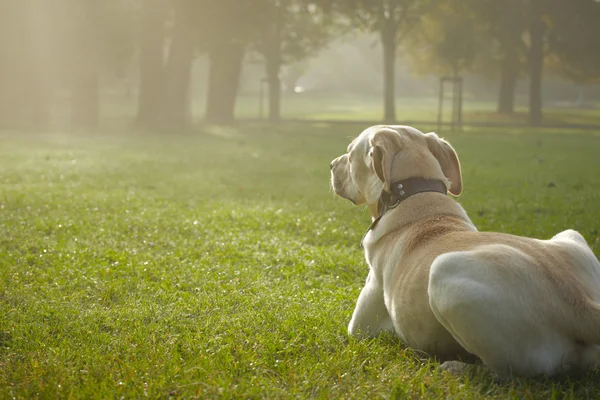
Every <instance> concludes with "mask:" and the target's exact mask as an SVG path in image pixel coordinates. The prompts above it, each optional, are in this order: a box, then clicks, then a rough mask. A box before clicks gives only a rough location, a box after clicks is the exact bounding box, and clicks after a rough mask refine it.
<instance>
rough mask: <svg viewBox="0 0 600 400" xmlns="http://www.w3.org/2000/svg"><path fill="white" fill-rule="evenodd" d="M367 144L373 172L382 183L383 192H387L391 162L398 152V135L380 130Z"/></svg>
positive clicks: (386, 130) (392, 131)
mask: <svg viewBox="0 0 600 400" xmlns="http://www.w3.org/2000/svg"><path fill="white" fill-rule="evenodd" d="M369 144H370V145H371V151H370V154H371V163H372V165H373V170H374V171H375V173H376V174H377V176H378V177H379V179H381V181H382V182H383V184H384V188H385V190H387V191H389V190H390V184H391V181H390V180H391V174H392V161H393V160H394V156H395V155H396V154H397V153H398V151H399V150H400V134H399V133H398V132H396V131H394V130H392V129H381V130H379V131H377V132H375V134H374V135H373V137H372V138H371V140H370V141H369Z"/></svg>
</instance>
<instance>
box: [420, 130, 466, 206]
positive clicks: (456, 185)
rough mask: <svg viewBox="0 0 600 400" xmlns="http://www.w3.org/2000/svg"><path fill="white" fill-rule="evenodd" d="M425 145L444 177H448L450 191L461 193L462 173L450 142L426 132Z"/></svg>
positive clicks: (455, 193)
mask: <svg viewBox="0 0 600 400" xmlns="http://www.w3.org/2000/svg"><path fill="white" fill-rule="evenodd" d="M425 138H426V140H427V147H429V151H431V153H432V154H433V156H434V157H435V158H436V159H437V160H438V162H439V163H440V166H441V167H442V172H443V173H444V175H445V176H446V178H448V179H450V193H452V194H453V195H455V196H458V195H459V194H461V193H462V175H461V172H460V162H459V161H458V155H456V152H455V151H454V149H453V148H452V146H450V143H448V142H447V141H445V140H444V139H441V138H440V137H438V135H436V134H435V133H434V132H430V133H426V134H425Z"/></svg>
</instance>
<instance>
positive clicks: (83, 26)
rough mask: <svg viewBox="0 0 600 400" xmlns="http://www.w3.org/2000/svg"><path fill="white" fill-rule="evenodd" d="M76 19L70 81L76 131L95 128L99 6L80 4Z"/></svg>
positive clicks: (96, 114)
mask: <svg viewBox="0 0 600 400" xmlns="http://www.w3.org/2000/svg"><path fill="white" fill-rule="evenodd" d="M77 5H78V8H77V10H76V14H75V16H76V17H77V20H76V21H73V23H74V24H75V27H76V29H75V31H74V34H76V35H78V36H77V37H76V38H75V41H74V48H73V50H74V54H73V58H72V62H73V81H72V87H71V123H72V126H73V127H75V128H84V129H94V128H97V127H98V106H99V102H98V64H99V54H98V53H99V38H98V34H99V27H98V25H97V21H98V19H99V17H100V8H99V7H101V6H100V4H99V3H97V2H95V1H93V0H87V1H81V2H79V3H77Z"/></svg>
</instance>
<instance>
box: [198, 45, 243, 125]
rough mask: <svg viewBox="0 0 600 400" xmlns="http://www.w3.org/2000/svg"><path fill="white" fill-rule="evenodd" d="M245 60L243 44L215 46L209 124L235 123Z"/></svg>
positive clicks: (207, 117) (209, 99) (208, 101)
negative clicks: (236, 103)
mask: <svg viewBox="0 0 600 400" xmlns="http://www.w3.org/2000/svg"><path fill="white" fill-rule="evenodd" d="M243 60H244V46H243V44H241V43H239V42H234V41H231V40H229V41H226V42H220V43H214V44H213V46H212V49H211V51H210V71H209V81H208V94H207V99H206V121H207V122H210V123H216V124H226V123H230V122H233V121H234V119H235V116H234V115H235V100H236V97H237V92H238V87H239V81H240V75H241V73H242V63H243Z"/></svg>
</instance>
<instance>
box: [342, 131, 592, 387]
mask: <svg viewBox="0 0 600 400" xmlns="http://www.w3.org/2000/svg"><path fill="white" fill-rule="evenodd" d="M331 182H332V186H333V189H334V191H335V193H336V194H338V195H339V196H341V197H344V198H346V199H349V200H350V201H352V202H353V203H354V204H366V205H367V206H368V208H369V210H370V212H371V214H372V216H373V221H374V222H373V225H371V228H370V229H369V231H368V232H367V234H366V235H365V237H364V239H363V245H364V248H365V255H366V259H367V263H368V264H369V267H370V269H369V275H368V277H367V281H366V284H365V286H364V288H363V289H362V291H361V293H360V296H359V298H358V301H357V304H356V308H355V310H354V314H353V315H352V320H351V321H350V325H349V326H348V332H349V334H350V335H357V336H373V335H377V334H378V333H380V332H381V331H384V330H389V331H393V332H395V333H396V334H397V335H398V336H400V338H401V339H402V340H403V341H404V342H406V343H407V344H408V345H409V346H410V347H413V348H416V349H420V350H423V351H425V352H427V353H429V354H432V355H435V356H437V357H439V358H441V359H445V360H452V359H455V358H457V357H461V356H465V355H468V354H474V355H476V356H477V357H479V358H480V359H481V360H482V361H483V362H484V364H486V365H487V366H488V367H489V368H490V369H491V370H492V371H494V372H496V373H498V374H501V375H505V376H506V375H512V374H514V375H519V376H533V375H539V374H547V375H553V374H557V373H561V372H564V371H567V370H569V369H572V368H577V369H585V368H588V367H592V366H596V365H599V364H600V346H599V345H600V305H599V304H600V263H599V262H598V259H597V258H596V256H595V255H594V253H593V252H592V250H591V249H590V248H589V246H588V245H587V243H586V241H585V239H584V238H583V237H582V236H581V235H580V234H579V233H577V232H576V231H573V230H566V231H564V232H561V233H559V234H558V235H556V236H554V237H553V238H552V239H550V240H538V239H530V238H525V237H519V236H513V235H509V234H503V233H491V232H478V231H477V228H476V227H475V226H474V225H473V223H472V222H471V220H470V219H469V217H468V216H467V214H466V213H465V210H464V209H463V208H462V207H461V206H460V205H459V204H458V203H457V202H456V201H454V200H453V199H452V198H451V197H449V196H448V195H447V192H448V191H449V192H450V193H451V194H453V195H455V196H458V195H459V194H460V193H461V191H462V179H461V171H460V163H459V161H458V157H457V155H456V153H455V151H454V149H453V148H452V147H451V146H450V144H449V143H448V142H446V141H445V140H443V139H440V138H439V137H438V136H437V135H436V134H435V133H427V134H424V133H422V132H420V131H419V130H417V129H415V128H411V127H408V126H373V127H371V128H368V129H366V130H365V131H363V132H362V133H361V134H360V136H359V137H358V138H356V139H355V140H354V141H352V143H350V145H349V146H348V150H347V154H344V155H342V156H340V157H338V158H336V159H335V160H333V161H332V163H331ZM445 365H446V366H447V367H448V368H449V369H452V368H453V366H454V367H455V366H456V365H459V363H457V362H456V361H450V362H448V363H445Z"/></svg>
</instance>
